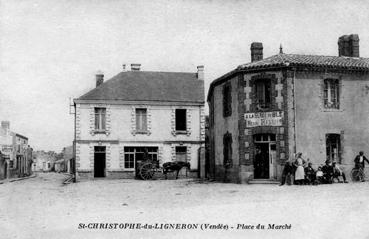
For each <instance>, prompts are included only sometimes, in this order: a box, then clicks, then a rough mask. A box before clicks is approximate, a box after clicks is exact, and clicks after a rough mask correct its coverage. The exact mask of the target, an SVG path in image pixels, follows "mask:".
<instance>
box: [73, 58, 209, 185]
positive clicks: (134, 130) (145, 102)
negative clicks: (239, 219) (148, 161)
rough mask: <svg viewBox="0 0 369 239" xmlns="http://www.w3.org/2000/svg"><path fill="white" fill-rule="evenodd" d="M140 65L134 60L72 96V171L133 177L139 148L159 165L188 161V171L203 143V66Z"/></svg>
mask: <svg viewBox="0 0 369 239" xmlns="http://www.w3.org/2000/svg"><path fill="white" fill-rule="evenodd" d="M197 69H198V71H197V72H194V73H183V72H151V71H141V69H140V64H131V70H130V71H126V70H125V66H124V70H123V72H120V73H119V74H118V75H116V76H114V77H113V78H112V79H110V80H108V81H106V82H104V76H103V74H102V73H98V74H97V75H96V88H94V89H93V90H91V91H90V92H88V93H86V94H85V95H83V96H81V97H79V98H78V99H75V100H74V105H75V158H76V169H77V174H78V176H77V177H90V178H92V177H114V178H133V177H134V176H135V174H136V168H137V167H136V166H137V165H136V164H137V161H140V160H142V158H143V157H144V152H145V151H148V154H149V156H150V157H151V158H152V159H153V160H155V161H158V163H159V165H162V164H163V163H164V162H167V161H175V160H180V161H188V162H190V164H191V171H193V172H194V173H193V174H194V175H196V172H197V171H198V169H199V160H200V159H199V150H200V148H203V147H204V144H205V115H204V103H205V97H204V67H203V66H199V67H197Z"/></svg>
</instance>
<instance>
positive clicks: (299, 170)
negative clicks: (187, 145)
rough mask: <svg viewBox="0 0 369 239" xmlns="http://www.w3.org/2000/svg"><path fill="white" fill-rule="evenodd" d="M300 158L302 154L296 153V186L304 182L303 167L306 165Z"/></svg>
mask: <svg viewBox="0 0 369 239" xmlns="http://www.w3.org/2000/svg"><path fill="white" fill-rule="evenodd" d="M301 156H302V153H297V155H296V160H295V166H296V172H295V182H296V184H297V185H303V183H304V180H305V171H304V166H305V164H306V161H305V160H304V159H303V158H302V157H301Z"/></svg>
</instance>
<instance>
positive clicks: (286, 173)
mask: <svg viewBox="0 0 369 239" xmlns="http://www.w3.org/2000/svg"><path fill="white" fill-rule="evenodd" d="M292 175H293V166H292V163H291V162H290V161H287V162H286V164H285V165H284V168H283V172H282V181H281V184H280V185H279V186H282V185H284V184H285V183H286V181H287V184H288V185H291V181H292Z"/></svg>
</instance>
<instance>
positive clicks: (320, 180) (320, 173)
mask: <svg viewBox="0 0 369 239" xmlns="http://www.w3.org/2000/svg"><path fill="white" fill-rule="evenodd" d="M321 183H323V171H322V167H321V166H319V167H318V170H317V171H316V184H321Z"/></svg>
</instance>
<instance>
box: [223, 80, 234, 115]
mask: <svg viewBox="0 0 369 239" xmlns="http://www.w3.org/2000/svg"><path fill="white" fill-rule="evenodd" d="M231 115H232V84H231V83H230V82H228V83H225V84H224V85H223V117H229V116H231Z"/></svg>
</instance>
